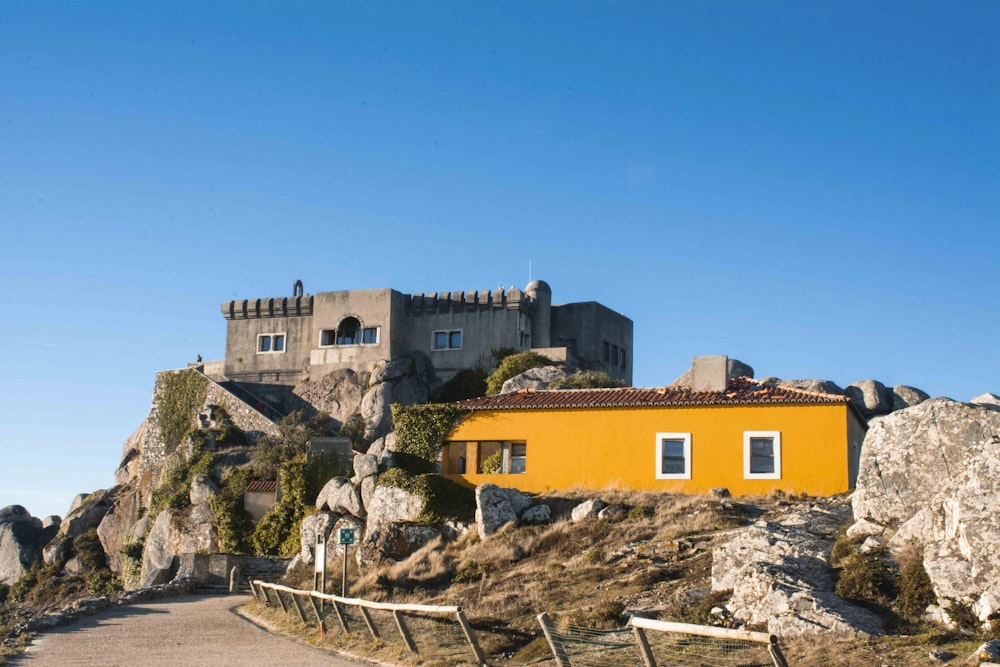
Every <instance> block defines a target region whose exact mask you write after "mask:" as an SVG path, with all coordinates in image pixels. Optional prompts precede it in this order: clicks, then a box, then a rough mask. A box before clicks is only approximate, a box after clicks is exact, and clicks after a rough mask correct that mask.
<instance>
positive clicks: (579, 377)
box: [562, 371, 625, 389]
mask: <svg viewBox="0 0 1000 667" xmlns="http://www.w3.org/2000/svg"><path fill="white" fill-rule="evenodd" d="M624 384H625V383H624V382H622V381H621V380H616V379H615V378H613V377H611V376H610V375H608V374H607V373H605V372H603V371H577V372H576V373H573V374H572V375H570V376H569V377H567V378H566V379H565V380H563V382H562V386H563V387H565V388H567V389H602V388H606V387H622V386H624Z"/></svg>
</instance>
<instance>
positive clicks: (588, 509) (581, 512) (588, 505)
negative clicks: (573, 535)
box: [570, 498, 608, 521]
mask: <svg viewBox="0 0 1000 667" xmlns="http://www.w3.org/2000/svg"><path fill="white" fill-rule="evenodd" d="M607 506H608V504H607V503H606V502H604V501H603V500H601V499H599V498H594V499H592V500H586V501H584V502H582V503H580V504H579V505H577V506H576V507H574V508H573V511H572V512H571V513H570V516H571V517H572V519H573V521H583V520H584V519H587V518H590V517H594V516H597V514H598V513H599V512H600V511H601V510H602V509H604V508H605V507H607Z"/></svg>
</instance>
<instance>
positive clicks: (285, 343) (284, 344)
mask: <svg viewBox="0 0 1000 667" xmlns="http://www.w3.org/2000/svg"><path fill="white" fill-rule="evenodd" d="M276 336H281V338H282V344H281V349H280V350H275V349H274V338H275V337H276ZM261 338H270V339H271V344H270V346H269V347H270V348H271V349H269V350H262V349H260V339H261ZM287 349H288V336H287V334H286V333H285V332H284V331H273V332H271V333H259V334H257V347H256V351H257V354H284V353H285V350H287Z"/></svg>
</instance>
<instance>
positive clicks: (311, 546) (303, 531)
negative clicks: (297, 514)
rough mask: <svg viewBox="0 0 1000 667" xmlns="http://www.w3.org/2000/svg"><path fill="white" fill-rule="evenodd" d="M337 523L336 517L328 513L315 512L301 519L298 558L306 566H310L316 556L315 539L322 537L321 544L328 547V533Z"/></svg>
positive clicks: (329, 546)
mask: <svg viewBox="0 0 1000 667" xmlns="http://www.w3.org/2000/svg"><path fill="white" fill-rule="evenodd" d="M336 522H337V516H336V515H334V514H332V513H330V512H316V513H314V514H310V515H309V516H307V517H306V518H304V519H302V523H301V525H300V526H299V546H300V547H301V548H300V551H299V556H300V557H301V559H302V562H303V563H305V564H306V565H312V563H313V561H314V560H315V554H316V537H317V536H319V535H322V537H323V542H324V543H325V544H327V545H328V546H327V548H332V545H330V532H331V531H332V530H333V524H335V523H336Z"/></svg>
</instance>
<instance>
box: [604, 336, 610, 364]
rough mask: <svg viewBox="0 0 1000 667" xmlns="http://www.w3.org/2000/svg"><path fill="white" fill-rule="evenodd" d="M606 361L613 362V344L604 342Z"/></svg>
mask: <svg viewBox="0 0 1000 667" xmlns="http://www.w3.org/2000/svg"><path fill="white" fill-rule="evenodd" d="M604 361H605V362H608V361H611V343H609V342H608V341H604Z"/></svg>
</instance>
